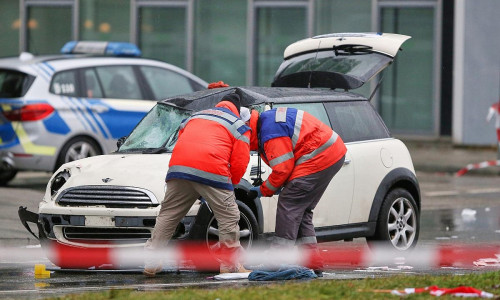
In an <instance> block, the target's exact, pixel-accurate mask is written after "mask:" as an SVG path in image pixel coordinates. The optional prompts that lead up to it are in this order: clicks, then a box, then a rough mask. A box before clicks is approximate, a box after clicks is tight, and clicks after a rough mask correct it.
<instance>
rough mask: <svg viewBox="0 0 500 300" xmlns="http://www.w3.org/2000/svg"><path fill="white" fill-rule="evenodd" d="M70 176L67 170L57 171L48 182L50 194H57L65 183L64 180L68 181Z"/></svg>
mask: <svg viewBox="0 0 500 300" xmlns="http://www.w3.org/2000/svg"><path fill="white" fill-rule="evenodd" d="M70 176H71V174H70V173H69V172H68V170H64V171H61V172H59V173H57V175H56V176H55V177H54V179H53V180H52V183H51V184H50V193H51V195H52V196H54V195H55V194H57V191H59V189H60V188H61V187H62V186H63V185H64V184H65V183H66V181H68V179H69V177H70Z"/></svg>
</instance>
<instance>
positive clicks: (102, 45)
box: [61, 41, 142, 57]
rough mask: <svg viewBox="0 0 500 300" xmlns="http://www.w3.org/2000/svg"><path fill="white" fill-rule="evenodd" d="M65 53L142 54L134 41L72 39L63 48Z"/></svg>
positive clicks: (135, 55)
mask: <svg viewBox="0 0 500 300" xmlns="http://www.w3.org/2000/svg"><path fill="white" fill-rule="evenodd" d="M61 53H63V54H96V55H112V56H134V57H138V56H141V54H142V53H141V50H140V49H139V48H138V47H137V46H136V45H134V44H132V43H126V42H99V41H71V42H67V43H66V44H65V45H64V46H63V47H62V48H61Z"/></svg>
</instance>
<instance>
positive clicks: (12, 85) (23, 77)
mask: <svg viewBox="0 0 500 300" xmlns="http://www.w3.org/2000/svg"><path fill="white" fill-rule="evenodd" d="M34 80H35V77H34V76H31V75H28V74H25V73H22V72H18V71H13V70H4V69H0V98H19V97H23V96H24V95H25V94H26V92H27V91H28V89H29V87H30V86H31V84H32V83H33V81H34Z"/></svg>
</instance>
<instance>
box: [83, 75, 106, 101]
mask: <svg viewBox="0 0 500 300" xmlns="http://www.w3.org/2000/svg"><path fill="white" fill-rule="evenodd" d="M83 77H84V78H85V90H84V93H85V95H84V97H87V98H102V97H103V94H102V90H101V86H100V85H99V80H98V79H97V74H96V73H95V70H94V69H87V70H84V71H83Z"/></svg>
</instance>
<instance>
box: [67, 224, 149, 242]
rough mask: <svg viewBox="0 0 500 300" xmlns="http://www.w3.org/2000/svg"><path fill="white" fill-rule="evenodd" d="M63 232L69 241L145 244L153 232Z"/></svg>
mask: <svg viewBox="0 0 500 300" xmlns="http://www.w3.org/2000/svg"><path fill="white" fill-rule="evenodd" d="M63 232H64V237H65V238H66V239H67V240H96V241H98V240H106V241H120V240H126V241H137V242H144V241H146V240H147V239H149V238H150V237H151V231H150V230H149V229H145V228H144V229H141V228H89V227H65V228H64V231H63Z"/></svg>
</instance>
